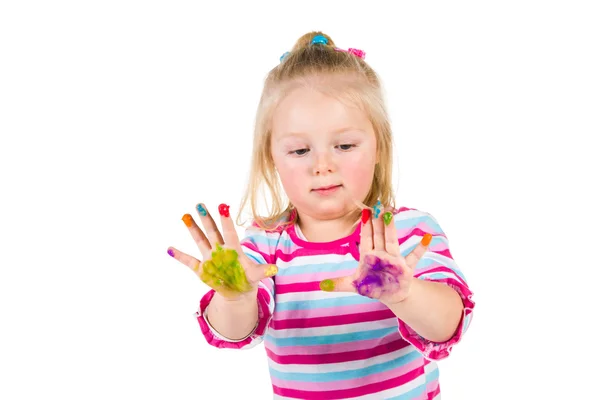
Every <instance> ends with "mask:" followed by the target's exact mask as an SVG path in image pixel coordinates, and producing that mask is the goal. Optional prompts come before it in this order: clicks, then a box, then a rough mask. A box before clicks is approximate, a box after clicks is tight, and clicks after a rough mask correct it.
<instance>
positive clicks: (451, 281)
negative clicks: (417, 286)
mask: <svg viewBox="0 0 600 400" xmlns="http://www.w3.org/2000/svg"><path fill="white" fill-rule="evenodd" d="M401 214H403V213H399V214H397V215H396V219H395V223H396V227H397V229H398V238H399V243H400V246H401V249H402V256H404V257H406V256H407V255H408V254H409V253H410V252H411V251H413V250H414V248H415V247H416V246H417V245H418V244H419V243H420V241H421V239H422V237H423V236H424V235H425V234H426V233H429V234H431V235H432V240H431V243H430V244H429V247H428V251H426V252H425V254H424V255H423V257H421V259H420V260H419V263H418V264H417V266H416V268H415V275H414V276H415V278H418V279H423V280H427V281H434V282H440V283H443V284H446V285H448V286H450V287H451V288H453V289H454V290H456V292H457V293H458V294H459V295H460V298H461V299H462V303H463V313H462V316H461V319H460V322H459V325H458V327H457V329H456V331H455V333H454V335H453V336H452V337H451V338H450V339H449V340H447V341H445V342H442V343H439V342H432V341H430V340H427V339H425V338H423V337H421V336H420V335H419V334H417V333H416V332H415V331H414V330H413V329H411V328H410V327H409V326H408V325H407V324H406V323H404V322H403V321H402V320H400V319H399V320H398V328H399V330H400V334H401V335H402V337H403V338H404V339H405V340H406V341H408V342H409V343H411V344H412V345H414V346H415V347H416V348H417V350H419V352H421V353H422V354H423V356H425V357H426V358H428V359H430V360H441V359H443V358H446V357H448V356H449V355H450V352H451V350H452V348H453V346H455V345H456V344H457V343H459V342H460V340H461V339H462V337H463V335H464V334H465V332H466V331H467V330H468V328H469V325H470V323H471V318H472V316H473V308H474V307H475V302H474V301H473V299H472V297H473V293H472V292H471V289H470V288H469V285H468V284H467V280H466V278H465V276H464V274H463V272H462V271H461V270H460V268H459V267H458V265H457V264H456V262H455V261H454V259H453V257H452V254H451V253H450V248H449V242H448V238H447V236H446V234H445V233H444V231H443V230H442V228H441V227H440V225H439V223H438V221H437V220H436V219H435V218H434V217H433V216H432V215H430V214H428V213H425V212H417V211H416V210H409V211H408V212H407V214H406V215H401Z"/></svg>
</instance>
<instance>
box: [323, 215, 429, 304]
mask: <svg viewBox="0 0 600 400" xmlns="http://www.w3.org/2000/svg"><path fill="white" fill-rule="evenodd" d="M371 214H372V213H371V210H370V209H364V210H363V216H362V224H363V225H362V228H361V233H360V260H359V264H358V267H357V269H356V271H355V272H354V273H353V274H352V275H348V276H344V277H341V278H335V279H326V280H323V281H321V283H320V287H321V290H324V291H328V292H332V291H333V292H353V293H358V294H360V295H362V296H366V297H370V298H372V299H377V300H379V301H381V302H382V303H384V304H386V305H388V306H390V305H393V304H396V303H399V302H401V301H403V300H405V299H406V298H407V297H408V296H409V294H410V288H411V284H412V282H413V279H415V278H414V271H415V267H416V265H417V264H418V262H419V260H420V259H421V257H422V256H423V254H425V252H426V251H427V247H428V246H429V243H430V242H431V237H432V236H431V234H429V233H427V234H425V235H424V236H423V238H422V240H421V242H420V243H419V244H418V245H417V247H416V248H415V249H414V250H413V251H412V252H411V253H410V254H409V255H408V256H406V258H405V257H402V255H401V254H400V245H399V244H398V232H397V231H396V226H395V224H394V215H393V213H392V212H390V211H386V212H385V213H383V214H382V215H379V216H378V217H377V218H373V217H371ZM384 221H385V222H384Z"/></svg>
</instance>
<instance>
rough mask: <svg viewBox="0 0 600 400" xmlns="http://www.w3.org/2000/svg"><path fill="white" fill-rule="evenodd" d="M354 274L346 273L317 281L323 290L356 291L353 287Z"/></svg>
mask: <svg viewBox="0 0 600 400" xmlns="http://www.w3.org/2000/svg"><path fill="white" fill-rule="evenodd" d="M353 282H354V276H353V275H347V276H342V277H340V278H333V279H325V280H322V281H321V282H320V283H319V287H320V288H321V290H323V291H325V292H351V293H356V288H355V287H354V283H353Z"/></svg>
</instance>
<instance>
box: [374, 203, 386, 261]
mask: <svg viewBox="0 0 600 400" xmlns="http://www.w3.org/2000/svg"><path fill="white" fill-rule="evenodd" d="M382 208H383V207H381V206H375V211H374V218H373V249H374V250H376V251H385V233H384V227H383V215H382Z"/></svg>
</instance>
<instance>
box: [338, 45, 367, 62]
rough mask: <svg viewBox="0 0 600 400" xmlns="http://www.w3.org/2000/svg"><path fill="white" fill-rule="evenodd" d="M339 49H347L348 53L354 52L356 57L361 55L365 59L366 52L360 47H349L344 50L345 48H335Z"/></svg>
mask: <svg viewBox="0 0 600 400" xmlns="http://www.w3.org/2000/svg"><path fill="white" fill-rule="evenodd" d="M335 49H336V50H337V51H345V52H346V53H350V54H354V55H355V56H356V57H360V58H362V59H363V60H364V59H365V52H364V51H363V50H359V49H352V48H350V49H348V50H344V49H340V48H339V47H336V48H335Z"/></svg>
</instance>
